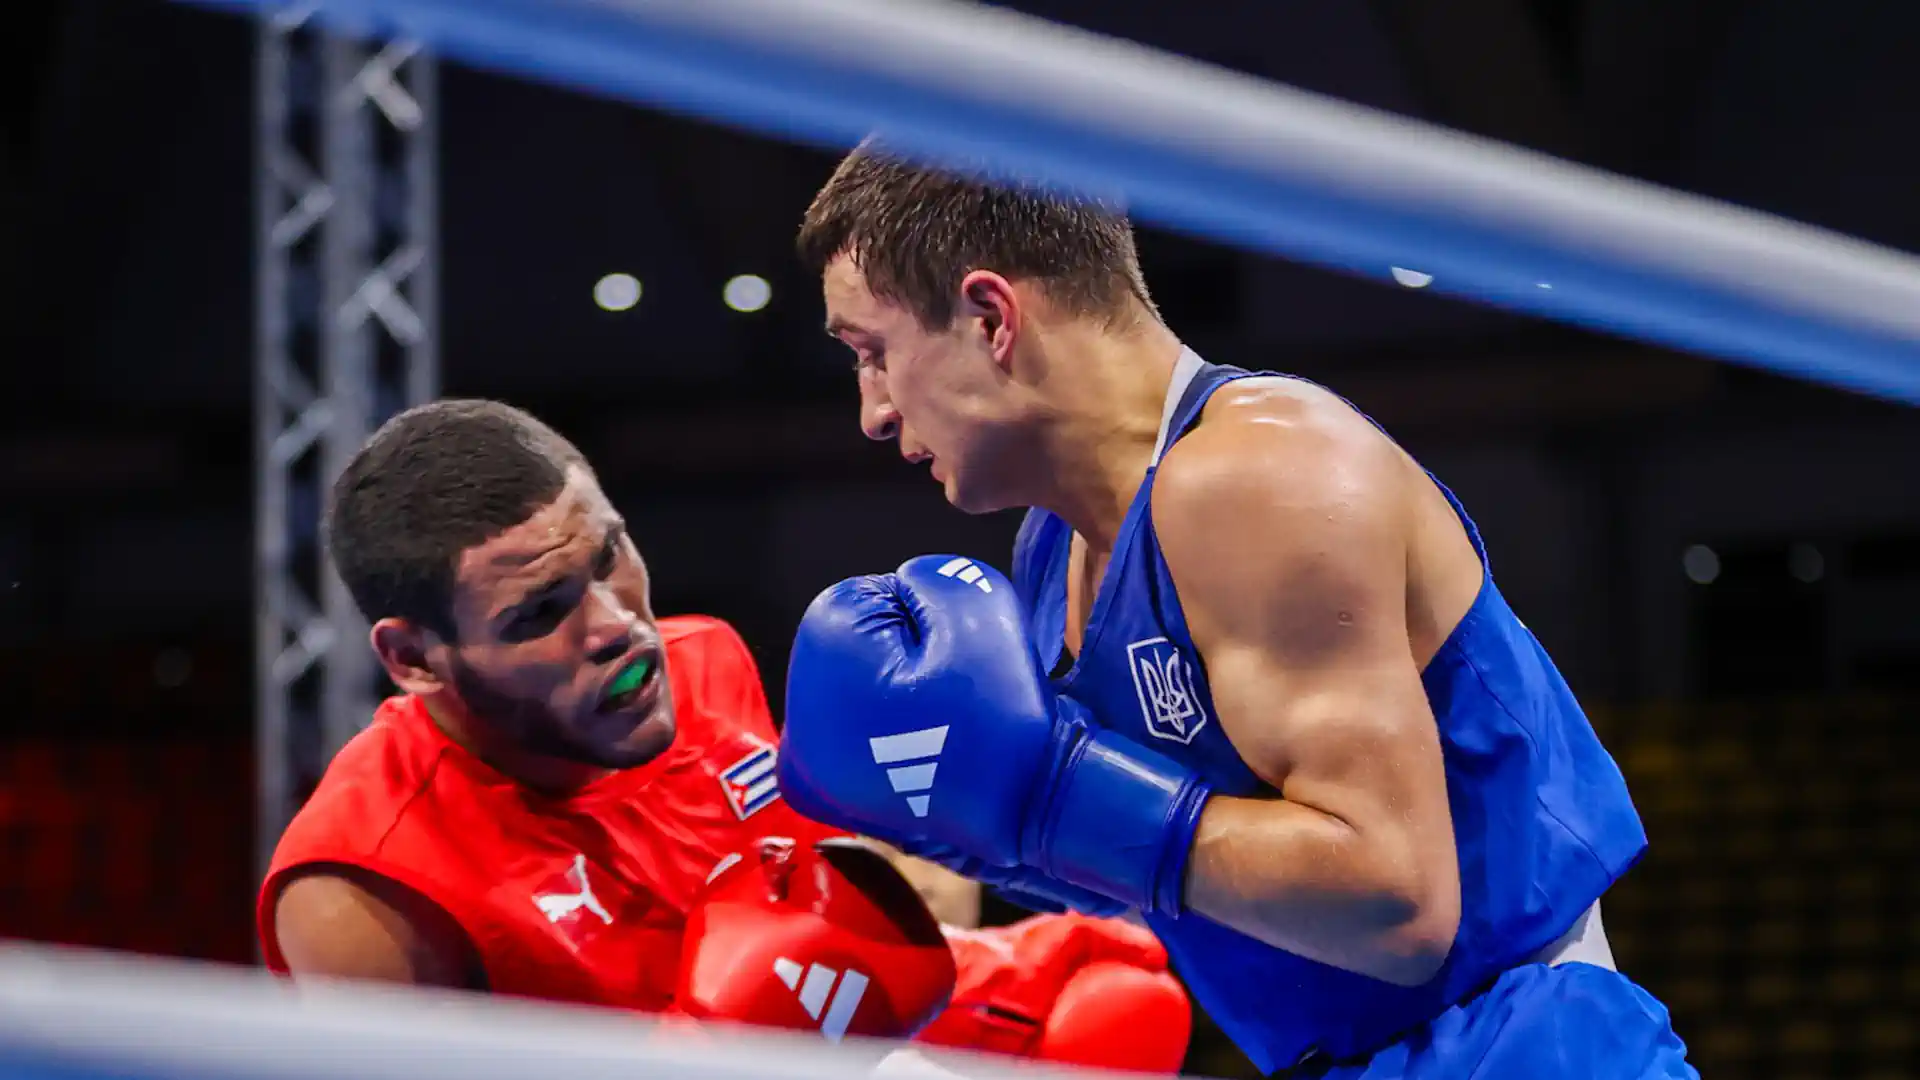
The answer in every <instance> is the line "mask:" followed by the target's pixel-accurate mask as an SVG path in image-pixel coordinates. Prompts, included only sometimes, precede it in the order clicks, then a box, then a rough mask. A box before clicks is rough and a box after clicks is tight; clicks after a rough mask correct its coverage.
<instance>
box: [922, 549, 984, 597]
mask: <svg viewBox="0 0 1920 1080" xmlns="http://www.w3.org/2000/svg"><path fill="white" fill-rule="evenodd" d="M934 573H936V574H939V575H940V576H941V577H948V578H953V579H954V580H955V581H964V582H966V583H967V584H968V585H971V586H973V587H974V588H976V589H979V590H980V591H981V592H983V593H990V592H992V591H993V582H991V581H988V580H987V575H986V571H984V570H982V569H980V568H979V567H978V566H976V565H974V562H973V560H972V559H969V558H966V557H964V556H958V555H956V556H954V558H953V559H952V560H951V561H950V562H948V563H946V564H945V565H944V566H942V567H940V569H938V570H935V571H934Z"/></svg>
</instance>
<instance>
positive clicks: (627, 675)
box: [607, 658, 653, 698]
mask: <svg viewBox="0 0 1920 1080" xmlns="http://www.w3.org/2000/svg"><path fill="white" fill-rule="evenodd" d="M652 670H653V661H652V660H648V659H645V658H642V659H640V660H636V661H634V662H633V663H632V664H629V665H627V670H625V671H623V672H621V673H620V677H619V678H617V679H615V680H613V685H612V686H609V687H607V697H609V698H617V697H619V696H620V695H622V694H627V693H631V692H633V691H635V690H638V689H640V684H641V683H643V682H646V681H647V674H648V673H649V672H651V671H652Z"/></svg>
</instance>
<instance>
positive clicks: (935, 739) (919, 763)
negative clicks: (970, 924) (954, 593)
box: [867, 564, 990, 817]
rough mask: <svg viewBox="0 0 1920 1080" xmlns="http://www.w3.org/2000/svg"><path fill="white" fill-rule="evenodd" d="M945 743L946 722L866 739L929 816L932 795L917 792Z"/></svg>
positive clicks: (898, 785) (896, 786) (927, 785)
mask: <svg viewBox="0 0 1920 1080" xmlns="http://www.w3.org/2000/svg"><path fill="white" fill-rule="evenodd" d="M969 565H971V564H969ZM980 584H981V585H986V584H987V583H986V582H984V581H983V582H981V583H980ZM989 587H990V586H989ZM946 745H947V725H945V724H942V725H940V726H939V727H930V728H921V729H920V730H919V731H903V732H901V733H900V734H898V735H882V736H879V737H878V738H872V739H868V740H867V746H868V747H869V748H870V749H871V750H872V751H873V763H874V764H875V765H885V766H887V781H888V783H891V784H892V785H893V790H894V791H895V792H896V793H897V794H901V795H905V796H906V797H907V808H908V809H910V810H912V811H913V816H914V817H926V816H927V806H928V804H929V803H931V802H932V801H933V796H932V795H929V794H914V793H915V792H930V791H932V790H933V771H934V768H935V767H936V766H938V765H939V764H940V751H941V750H943V749H945V748H946ZM902 762H905V763H906V764H901V763H902Z"/></svg>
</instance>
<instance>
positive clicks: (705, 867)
mask: <svg viewBox="0 0 1920 1080" xmlns="http://www.w3.org/2000/svg"><path fill="white" fill-rule="evenodd" d="M660 633H661V637H662V638H663V640H664V641H665V644H666V668H667V677H668V679H669V680H671V681H670V683H669V685H670V686H671V687H672V689H673V700H674V710H675V716H676V719H677V721H678V732H677V734H676V735H675V738H674V741H673V745H672V747H671V748H670V749H668V750H667V752H666V753H664V754H662V755H661V756H660V757H659V758H657V759H655V760H654V761H652V762H649V763H648V764H646V765H642V766H640V767H638V768H634V769H626V770H622V771H620V772H615V773H612V774H609V775H608V776H606V777H604V778H602V779H600V780H598V781H595V782H594V783H592V784H590V785H588V786H587V787H585V788H583V789H581V790H580V791H579V792H576V793H573V794H571V795H569V796H567V797H564V798H547V797H544V796H541V795H539V794H538V793H535V792H532V791H529V790H527V789H526V788H524V787H522V786H520V785H518V784H516V783H514V782H513V781H511V780H509V779H508V778H506V777H505V776H502V775H501V774H499V773H498V772H495V771H494V770H493V769H491V768H489V767H488V766H486V765H485V764H483V763H482V762H480V761H479V759H477V758H475V757H474V756H473V755H472V754H469V753H467V752H466V751H465V750H462V749H461V748H460V747H458V746H456V745H455V744H454V743H453V742H452V741H451V740H450V739H448V738H447V737H446V735H445V734H443V733H442V732H441V731H440V729H439V727H438V726H437V725H436V724H434V722H433V720H432V719H431V718H430V717H429V716H428V715H427V710H426V707H425V706H424V705H423V704H422V703H421V702H420V700H419V699H417V698H414V697H412V696H404V697H396V698H392V699H390V700H388V701H387V702H385V703H384V704H382V705H381V706H380V709H379V711H378V712H377V713H376V714H375V715H374V720H373V724H372V726H370V727H368V728H367V730H365V731H363V732H361V733H360V734H359V735H358V736H356V737H355V738H354V739H353V741H351V742H349V743H348V744H347V746H346V747H345V748H344V749H342V750H341V751H340V753H339V755H338V756H336V757H335V758H334V760H333V762H332V763H331V764H330V765H329V766H328V767H327V771H326V775H325V776H324V777H323V778H322V779H321V781H320V785H319V787H318V788H317V789H316V790H315V791H314V794H313V797H312V799H310V800H308V802H307V804H306V806H305V807H303V808H302V809H301V811H300V813H299V814H298V815H297V816H296V817H295V818H294V820H293V823H292V824H291V825H290V826H289V827H288V828H287V831H286V834H285V835H284V836H282V837H281V839H280V844H279V847H278V848H277V849H276V850H275V852H274V857H273V865H272V867H271V869H270V871H269V873H268V875H267V879H266V881H265V883H263V885H262V886H261V889H260V898H259V904H258V908H257V910H256V920H257V924H258V927H259V932H260V940H261V944H262V946H263V948H264V951H265V956H266V959H267V963H268V966H269V967H271V968H272V969H273V970H275V971H281V972H284V971H285V970H286V961H285V959H284V958H283V957H282V956H281V954H280V949H279V943H278V940H277V936H276V934H275V933H274V907H275V901H276V899H277V898H278V895H279V892H280V890H281V888H282V887H283V886H284V885H285V884H286V883H287V882H288V881H289V880H290V879H291V878H292V877H293V876H296V875H298V874H299V873H301V872H302V871H303V870H309V869H312V868H314V867H316V866H321V865H324V864H329V863H332V864H340V863H346V864H351V865H353V866H357V867H361V868H364V869H366V870H368V871H371V872H373V873H375V874H379V875H381V876H383V877H386V878H389V879H391V880H394V881H397V882H400V883H401V884H403V885H405V886H407V887H408V888H411V889H413V890H414V891H416V892H418V893H420V894H421V895H422V896H424V897H426V898H427V899H428V900H430V901H432V902H433V903H434V904H436V905H438V906H439V907H441V908H442V909H444V910H445V911H446V912H447V913H448V914H449V915H451V916H452V917H453V918H454V920H455V921H457V922H458V923H459V925H460V927H461V929H462V930H464V931H465V932H466V935H467V938H468V939H469V940H470V941H471V942H472V943H473V946H474V948H475V949H476V951H477V952H478V954H479V959H480V963H481V965H482V967H483V968H484V970H485V973H486V979H487V989H490V990H492V991H494V992H495V993H504V994H515V995H524V996H529V997H539V998H550V999H555V1000H560V1001H576V1002H584V1003H591V1004H600V1005H612V1006H619V1007H625V1008H637V1009H645V1010H648V1011H654V1010H658V1009H661V1008H664V1007H665V1006H666V1005H667V1004H668V1002H669V999H670V998H671V996H672V993H673V987H674V979H675V975H676V969H677V966H678V963H679V956H680V938H681V931H682V929H683V926H684V923H685V918H686V912H687V906H688V903H689V901H690V900H691V899H692V897H693V896H694V894H695V893H696V892H697V891H698V890H699V888H700V887H701V885H702V884H704V882H705V881H706V877H707V874H708V872H709V871H711V870H712V869H713V867H714V864H715V863H716V862H718V861H719V860H720V858H721V857H722V856H724V855H726V854H728V853H729V852H731V851H734V850H735V849H737V848H739V847H741V846H743V845H745V844H746V843H748V842H749V841H751V840H754V839H756V838H758V837H761V836H766V835H769V834H777V835H782V836H792V837H795V838H796V839H800V840H802V841H809V840H813V839H818V838H822V837H826V836H831V835H835V833H834V831H833V830H829V829H826V828H824V827H823V826H820V825H818V824H815V823H813V822H811V821H807V820H806V819H804V818H802V817H800V816H799V815H798V814H796V813H794V812H793V811H792V810H791V809H789V808H788V807H787V804H786V802H785V801H783V800H782V799H781V798H780V791H779V788H778V787H777V786H776V782H775V778H774V763H775V757H774V747H775V745H776V742H777V737H776V735H775V734H774V728H773V720H772V717H771V715H770V714H769V712H768V710H767V699H766V694H765V691H764V690H763V689H762V688H761V684H760V673H759V671H758V669H757V668H756V667H755V666H754V663H753V657H752V656H751V655H750V654H749V653H748V652H747V648H746V645H745V643H743V642H742V641H741V640H740V637H739V635H738V634H736V633H735V632H734V630H733V628H732V627H730V626H728V625H727V624H726V623H724V622H721V621H719V620H718V619H711V618H706V617H703V616H682V617H676V618H668V619H662V620H661V621H660Z"/></svg>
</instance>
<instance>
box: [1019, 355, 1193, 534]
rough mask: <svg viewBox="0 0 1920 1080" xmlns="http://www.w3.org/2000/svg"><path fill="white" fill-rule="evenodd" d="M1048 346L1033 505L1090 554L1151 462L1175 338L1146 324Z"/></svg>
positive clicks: (1113, 526)
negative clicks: (1074, 535) (1061, 522)
mask: <svg viewBox="0 0 1920 1080" xmlns="http://www.w3.org/2000/svg"><path fill="white" fill-rule="evenodd" d="M1049 345H1050V348H1049V349H1048V361H1049V363H1048V371H1047V378H1046V380H1045V382H1044V383H1043V384H1042V385H1041V387H1040V391H1041V394H1042V397H1043V398H1044V399H1045V400H1046V401H1047V403H1048V409H1047V411H1048V416H1049V422H1048V423H1047V425H1046V427H1045V431H1044V433H1043V435H1042V438H1041V453H1042V455H1043V461H1042V463H1041V464H1042V469H1041V470H1040V472H1041V475H1040V476H1039V477H1037V478H1036V482H1037V483H1038V484H1039V486H1040V489H1039V491H1038V493H1037V495H1038V497H1037V498H1036V499H1035V500H1034V501H1035V505H1038V506H1041V507H1043V508H1045V509H1047V510H1050V511H1052V512H1053V513H1055V514H1057V515H1059V516H1060V518H1061V519H1062V520H1064V521H1066V522H1067V524H1069V525H1071V526H1072V527H1073V530H1074V531H1075V532H1077V533H1079V534H1080V536H1081V537H1082V538H1083V539H1085V540H1086V542H1087V544H1088V546H1089V547H1090V548H1091V549H1093V550H1095V551H1108V550H1111V549H1112V547H1113V544H1114V540H1115V538H1116V537H1117V536H1118V535H1119V532H1120V524H1121V521H1122V520H1123V519H1124V518H1125V517H1126V513H1127V507H1128V506H1129V505H1130V504H1131V503H1132V502H1133V497H1134V495H1135V493H1136V492H1138V491H1139V489H1140V484H1141V482H1142V481H1143V480H1145V479H1146V475H1147V469H1148V467H1149V466H1150V465H1151V464H1152V463H1153V451H1154V447H1155V445H1156V444H1157V443H1158V442H1159V437H1160V420H1161V415H1162V413H1163V412H1164V410H1165V405H1166V396H1167V387H1168V385H1169V383H1170V382H1171V381H1172V379H1173V369H1174V365H1175V364H1177V363H1178V362H1179V359H1180V352H1181V348H1182V346H1181V343H1180V339H1179V338H1177V337H1175V336H1174V335H1173V332H1172V331H1171V330H1168V329H1167V328H1166V327H1165V326H1164V325H1161V324H1160V323H1158V322H1153V323H1152V324H1150V325H1148V326H1144V327H1139V328H1134V329H1130V330H1128V331H1127V332H1125V333H1122V334H1112V333H1089V334H1086V335H1084V336H1083V337H1080V338H1078V339H1076V338H1074V337H1068V336H1064V335H1063V339H1062V340H1058V341H1054V342H1050V343H1049Z"/></svg>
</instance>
